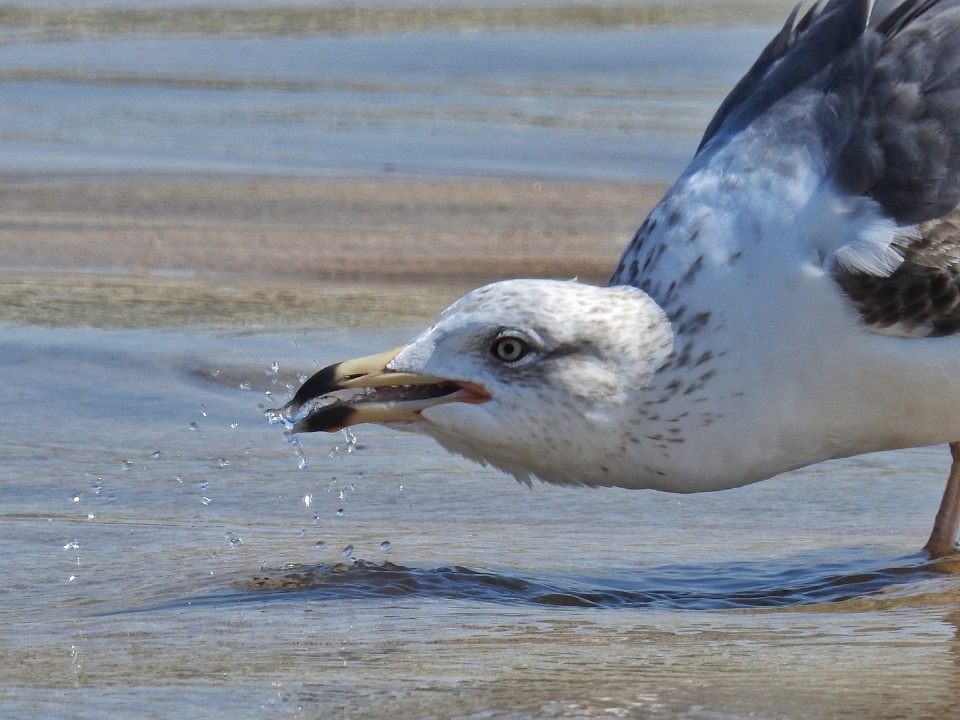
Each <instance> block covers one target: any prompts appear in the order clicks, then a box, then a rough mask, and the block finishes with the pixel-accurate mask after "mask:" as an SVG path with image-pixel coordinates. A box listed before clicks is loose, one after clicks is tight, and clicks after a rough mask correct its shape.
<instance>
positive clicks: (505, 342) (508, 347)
mask: <svg viewBox="0 0 960 720" xmlns="http://www.w3.org/2000/svg"><path fill="white" fill-rule="evenodd" d="M490 352H491V353H493V356H494V357H495V358H497V360H502V361H503V362H505V363H515V362H517V361H518V360H522V359H523V357H524V356H525V355H526V354H527V353H528V352H530V346H529V345H528V344H527V342H526V341H525V340H521V339H520V338H518V337H514V336H513V335H504V336H503V337H499V338H497V339H496V340H495V341H494V342H493V346H492V347H491V348H490Z"/></svg>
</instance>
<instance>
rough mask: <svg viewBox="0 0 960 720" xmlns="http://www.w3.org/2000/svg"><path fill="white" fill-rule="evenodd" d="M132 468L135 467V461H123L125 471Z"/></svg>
mask: <svg viewBox="0 0 960 720" xmlns="http://www.w3.org/2000/svg"><path fill="white" fill-rule="evenodd" d="M132 467H133V460H124V461H123V469H124V470H129V469H130V468H132Z"/></svg>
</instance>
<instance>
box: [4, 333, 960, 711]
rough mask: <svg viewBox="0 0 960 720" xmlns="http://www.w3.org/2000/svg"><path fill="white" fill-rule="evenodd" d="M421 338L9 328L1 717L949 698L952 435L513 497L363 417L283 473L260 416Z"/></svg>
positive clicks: (955, 606)
mask: <svg viewBox="0 0 960 720" xmlns="http://www.w3.org/2000/svg"><path fill="white" fill-rule="evenodd" d="M410 334H411V332H410V331H365V332H352V333H346V332H331V333H315V332H311V333H306V332H302V331H299V330H297V329H276V330H273V331H269V332H268V331H204V330H184V331H177V332H174V331H169V332H159V331H136V330H124V331H105V330H88V329H64V328H60V329H47V328H34V327H12V326H8V327H4V328H3V329H2V333H0V386H2V387H3V388H4V398H5V403H4V408H5V412H4V413H3V416H2V417H0V449H2V450H0V492H2V506H0V508H2V509H0V543H2V547H3V548H4V556H5V557H6V558H7V561H6V564H5V568H4V570H5V578H4V583H2V587H0V637H2V638H3V641H2V643H0V707H2V709H3V713H2V714H3V716H4V717H28V716H29V717H36V716H37V715H38V714H39V715H40V716H51V717H53V716H62V714H63V712H64V708H67V707H69V708H70V714H71V716H72V717H130V716H134V715H136V716H144V717H146V716H149V717H171V716H179V717H183V716H204V715H206V714H207V713H208V712H209V710H210V708H212V707H217V708H218V709H221V711H222V712H227V713H229V714H230V715H231V716H232V717H238V718H242V717H274V716H280V717H286V716H294V717H386V716H389V717H391V718H417V717H498V716H507V715H509V716H510V717H530V718H554V717H694V718H719V717H723V718H728V717H741V716H759V717H773V716H775V717H804V718H806V717H825V718H826V717H873V718H882V717H903V716H908V717H921V716H927V717H944V716H946V715H948V714H950V713H951V711H955V710H956V708H957V707H960V686H958V684H957V682H956V677H957V672H958V670H960V635H958V629H957V628H958V624H960V579H958V577H957V576H955V575H950V574H945V573H942V572H937V571H936V570H935V569H934V568H930V567H925V566H924V565H923V564H922V562H921V561H920V559H919V557H918V556H916V555H915V554H914V552H915V550H916V549H917V548H918V547H919V546H920V545H921V544H922V542H923V540H924V539H925V534H926V532H927V531H928V530H929V525H930V522H931V519H932V515H933V513H934V511H935V508H936V504H937V502H938V500H939V494H940V492H941V490H942V484H943V480H944V477H945V472H946V467H947V457H948V454H947V452H946V450H945V449H944V448H934V449H925V450H915V451H907V452H899V453H886V454H882V455H876V456H869V457H865V458H859V459H853V460H848V461H843V462H834V463H829V464H825V465H822V466H818V467H815V468H811V469H808V470H804V471H800V472H795V473H792V474H790V475H788V476H785V477H782V478H779V479H775V480H772V481H768V482H765V483H760V484H758V485H755V486H752V487H748V488H743V489H739V490H733V491H727V492H723V493H716V494H711V495H701V496H674V495H666V494H659V493H654V492H628V491H620V490H587V489H570V488H554V487H549V486H541V485H536V486H534V487H533V488H532V489H529V488H527V487H525V486H523V485H520V484H518V483H516V482H514V481H513V480H511V479H509V478H507V477H504V476H501V475H499V474H498V473H496V472H494V471H490V470H486V469H483V468H480V467H478V466H475V465H473V464H470V463H467V462H465V461H461V460H459V459H457V458H455V457H452V456H450V455H448V454H446V453H445V452H444V451H442V450H441V449H439V448H438V447H436V446H435V445H433V444H432V443H431V442H430V441H428V440H426V439H422V438H418V437H416V436H412V435H409V434H406V433H396V432H391V431H388V430H385V429H378V428H367V427H361V428H357V429H355V432H356V437H357V442H356V444H355V445H354V446H353V448H352V450H351V451H348V449H349V448H348V446H349V443H348V442H346V439H345V438H344V437H343V436H340V435H323V436H318V435H313V436H306V437H303V438H302V446H303V453H304V455H305V457H306V458H307V459H308V460H309V463H308V464H307V465H306V467H305V468H303V469H300V468H299V458H298V455H297V453H296V452H295V448H294V447H293V446H291V445H289V444H288V443H287V442H286V441H285V440H284V439H283V437H282V434H281V433H280V429H279V428H277V427H273V426H269V425H268V424H267V423H266V421H265V420H264V417H263V414H262V411H261V406H272V405H276V404H278V403H279V402H280V401H282V399H283V397H282V395H283V393H284V392H285V388H284V385H285V384H286V383H287V382H295V381H296V376H297V375H298V374H299V373H310V372H312V371H313V370H314V369H315V367H316V365H317V364H323V363H327V362H329V361H332V360H335V359H338V358H341V357H344V356H347V355H351V354H354V353H358V352H367V351H373V350H376V349H381V348H383V347H389V346H391V343H393V344H396V343H398V342H401V341H402V340H403V339H404V338H405V337H408V336H409V335H410ZM275 362H276V363H277V372H276V373H274V370H273V364H274V363H275ZM267 392H270V393H272V396H267V395H266V393H267ZM384 542H387V543H389V546H385V545H383V543H384ZM318 544H319V545H318Z"/></svg>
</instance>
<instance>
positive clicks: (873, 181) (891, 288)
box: [833, 0, 960, 337]
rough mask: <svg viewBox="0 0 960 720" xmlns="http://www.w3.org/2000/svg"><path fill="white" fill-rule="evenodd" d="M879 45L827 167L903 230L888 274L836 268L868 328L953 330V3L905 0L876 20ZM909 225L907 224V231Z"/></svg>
mask: <svg viewBox="0 0 960 720" xmlns="http://www.w3.org/2000/svg"><path fill="white" fill-rule="evenodd" d="M873 31H874V32H876V33H879V34H880V35H881V37H882V44H881V46H880V51H879V54H878V56H877V60H876V62H875V64H874V68H873V73H872V76H871V78H870V81H869V83H868V85H867V87H866V91H865V93H864V97H863V104H862V106H861V109H860V115H859V119H858V121H857V122H856V123H855V124H854V127H853V132H852V133H851V135H850V139H849V141H848V142H847V144H846V145H845V146H844V148H843V150H842V151H841V152H840V155H839V157H838V160H837V164H836V166H835V169H834V175H833V179H834V181H835V183H836V185H837V187H838V188H839V189H840V190H841V191H843V192H845V193H848V194H850V195H860V196H866V197H869V198H872V199H873V200H875V201H876V202H877V203H878V205H879V206H880V208H881V210H882V211H883V212H884V213H885V214H887V215H888V216H889V217H891V218H893V219H894V220H895V221H896V222H897V223H898V224H900V225H901V226H904V227H905V228H908V229H907V230H905V232H904V233H903V235H902V237H901V239H900V240H898V241H897V242H896V245H897V247H898V249H899V250H900V252H901V254H902V255H903V257H904V261H903V263H902V264H901V265H900V266H899V267H898V268H897V269H896V270H895V271H894V272H893V273H892V274H891V275H889V276H887V277H877V276H873V275H869V274H867V273H863V272H858V271H855V270H853V271H851V270H850V269H849V268H844V267H840V266H838V267H836V268H834V270H833V277H834V280H835V281H836V282H837V284H838V285H839V286H840V288H841V289H842V290H843V291H844V292H845V293H846V295H847V296H848V297H849V298H850V300H851V301H852V302H853V304H854V306H855V307H856V308H857V309H858V310H859V312H860V314H861V319H862V321H863V322H864V324H865V325H866V326H867V327H869V328H870V329H873V330H877V331H880V332H892V333H896V334H903V335H909V336H916V337H938V336H944V335H955V334H958V333H960V208H958V205H960V2H958V1H957V0H915V1H912V2H909V1H908V2H904V3H902V4H900V5H898V6H897V7H895V8H893V9H892V10H891V11H890V12H889V13H888V14H887V15H886V16H885V17H883V18H882V19H880V20H879V21H878V22H876V24H875V26H874V29H873ZM909 226H915V228H909Z"/></svg>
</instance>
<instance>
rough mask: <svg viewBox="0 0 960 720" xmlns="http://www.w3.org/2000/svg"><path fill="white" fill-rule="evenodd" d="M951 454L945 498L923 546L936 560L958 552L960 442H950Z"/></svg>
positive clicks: (944, 492)
mask: <svg viewBox="0 0 960 720" xmlns="http://www.w3.org/2000/svg"><path fill="white" fill-rule="evenodd" d="M950 454H951V455H952V456H953V464H952V465H951V466H950V477H949V479H948V480H947V489H946V490H944V491H943V500H941V501H940V509H939V510H938V511H937V517H936V519H935V520H934V521H933V532H931V533H930V539H929V540H927V544H926V545H925V546H924V548H923V549H924V550H926V551H927V552H928V553H929V554H930V557H931V558H933V559H934V560H935V559H937V558H943V557H947V556H949V555H956V554H957V553H958V548H957V544H956V542H957V526H958V525H960V442H952V443H950Z"/></svg>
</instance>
